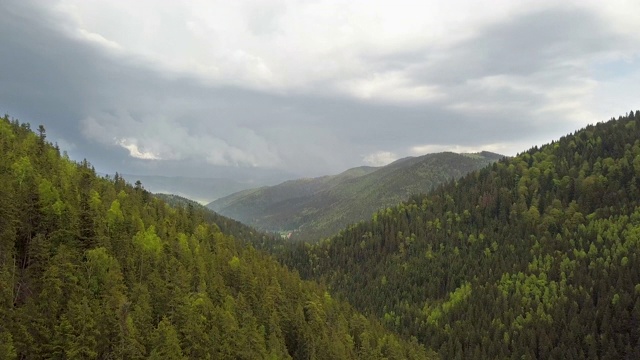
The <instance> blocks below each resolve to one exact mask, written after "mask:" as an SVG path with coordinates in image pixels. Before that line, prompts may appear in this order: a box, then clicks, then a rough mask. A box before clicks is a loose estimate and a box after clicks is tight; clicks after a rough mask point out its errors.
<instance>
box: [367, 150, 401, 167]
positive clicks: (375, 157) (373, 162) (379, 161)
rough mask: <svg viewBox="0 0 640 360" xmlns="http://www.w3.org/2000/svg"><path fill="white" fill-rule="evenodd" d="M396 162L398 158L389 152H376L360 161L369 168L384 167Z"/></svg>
mask: <svg viewBox="0 0 640 360" xmlns="http://www.w3.org/2000/svg"><path fill="white" fill-rule="evenodd" d="M396 160H398V156H397V155H396V154H394V153H392V152H390V151H376V152H374V153H371V154H369V155H367V156H365V157H364V158H363V159H362V161H364V163H365V164H367V165H370V166H384V165H387V164H390V163H392V162H394V161H396Z"/></svg>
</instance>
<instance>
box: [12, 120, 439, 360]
mask: <svg viewBox="0 0 640 360" xmlns="http://www.w3.org/2000/svg"><path fill="white" fill-rule="evenodd" d="M38 133H39V134H38V135H36V134H34V133H33V132H32V131H31V129H30V127H29V125H28V124H19V123H18V122H17V121H10V120H9V119H8V117H6V116H5V118H3V119H0V184H1V186H0V359H143V358H149V359H186V358H189V359H289V358H293V359H348V358H361V359H382V358H385V359H405V358H409V359H425V358H428V357H431V356H432V355H430V354H427V352H426V351H425V350H424V349H423V348H422V347H421V346H419V345H418V344H417V343H416V342H415V340H414V341H411V342H407V341H404V340H401V339H399V338H398V337H396V336H394V335H392V334H391V333H389V332H388V331H387V330H385V329H384V328H383V327H382V326H381V325H380V324H379V323H377V322H375V321H370V320H368V319H367V318H365V317H364V316H362V315H360V314H358V313H357V312H355V311H354V310H352V308H351V307H350V306H349V305H348V304H346V303H344V302H341V301H338V300H335V299H334V298H332V296H331V295H330V294H329V293H328V292H327V291H326V290H325V289H324V288H322V287H320V286H318V285H316V284H314V283H311V282H304V281H301V280H300V278H299V277H298V275H296V274H295V273H292V272H289V271H288V270H286V269H285V268H284V267H282V266H280V265H278V264H277V263H276V262H274V261H273V260H272V259H271V258H270V257H268V256H267V255H264V254H262V253H259V252H257V251H256V250H254V249H253V248H251V247H245V246H241V244H240V243H239V242H238V241H236V240H234V238H233V237H232V236H228V235H225V234H223V233H222V232H221V231H220V228H221V227H219V226H218V225H216V224H215V223H213V222H211V221H210V220H211V219H210V218H209V215H208V212H207V211H205V210H203V209H199V208H197V207H189V206H177V207H170V206H169V205H167V204H166V203H165V202H163V201H162V200H160V199H157V198H155V197H153V196H152V195H151V194H150V193H148V192H147V191H145V190H144V188H143V187H142V186H140V184H138V185H137V186H135V187H133V186H130V185H128V184H127V183H126V182H125V181H124V180H123V179H122V178H121V177H119V176H115V177H114V178H100V177H97V176H96V175H95V171H94V169H93V168H92V167H91V165H90V164H89V163H88V162H87V161H83V162H82V163H74V162H72V161H70V160H69V159H68V158H65V157H62V156H60V153H59V150H58V149H57V148H55V147H54V146H52V145H51V144H49V143H47V142H46V139H45V136H46V134H45V131H44V128H42V127H40V128H39V129H38ZM225 231H228V232H230V233H236V230H234V229H232V228H228V229H227V230H225Z"/></svg>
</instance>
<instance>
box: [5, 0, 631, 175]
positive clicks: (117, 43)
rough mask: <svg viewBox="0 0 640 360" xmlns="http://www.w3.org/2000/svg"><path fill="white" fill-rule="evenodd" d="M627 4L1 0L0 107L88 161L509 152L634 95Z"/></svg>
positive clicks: (249, 162)
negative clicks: (38, 126)
mask: <svg viewBox="0 0 640 360" xmlns="http://www.w3.org/2000/svg"><path fill="white" fill-rule="evenodd" d="M638 11H640V5H638V4H636V3H635V2H631V1H611V2H607V5H603V3H601V2H596V1H594V2H589V1H575V2H562V3H561V4H558V3H557V2H555V1H519V2H513V1H506V0H504V1H502V0H501V1H490V2H478V1H470V0H469V1H462V0H461V1H452V2H447V3H446V4H444V3H442V2H436V1H433V2H431V1H427V2H419V3H418V4H416V3H414V2H410V1H394V2H383V1H380V2H369V1H367V2H358V1H356V2H348V3H345V2H343V1H304V2H301V1H288V0H282V1H270V2H264V1H257V0H256V1H234V2H210V1H188V2H187V1H183V2H175V1H168V0H166V1H151V0H146V1H135V2H132V1H129V2H125V1H106V0H104V1H91V2H87V1H80V0H60V1H18V0H9V1H5V2H3V3H2V4H0V46H1V48H2V49H3V55H2V56H0V68H1V69H2V72H1V73H0V110H2V111H5V112H8V113H10V114H11V115H13V116H16V117H18V118H20V119H22V120H24V121H30V122H32V123H34V124H39V123H43V124H44V125H45V126H46V127H47V129H48V131H49V137H50V139H53V140H57V141H58V142H59V143H60V144H61V145H63V147H64V148H66V149H67V150H68V151H69V152H70V153H71V154H72V155H73V156H76V157H78V158H83V157H86V158H89V159H91V160H92V162H93V163H94V164H95V165H96V166H97V167H98V168H99V169H100V170H102V171H105V172H113V171H116V170H118V171H123V172H128V173H157V174H160V173H161V174H165V175H177V174H181V175H191V176H194V175H199V176H220V175H221V174H222V175H223V174H225V173H229V174H231V173H234V172H237V169H239V168H243V169H253V170H255V171H257V170H258V169H263V170H264V169H269V171H280V172H285V171H286V172H288V173H295V174H297V175H305V176H312V175H320V174H326V173H335V172H338V171H341V170H344V169H345V168H347V167H352V166H358V165H362V164H370V165H383V164H385V163H388V162H390V161H393V160H395V159H397V158H399V157H403V156H408V155H420V154H422V153H426V152H432V151H444V150H452V151H460V150H462V151H465V150H490V151H495V152H501V153H505V154H508V155H512V154H515V153H516V152H518V151H521V150H525V149H526V148H528V147H530V146H532V145H535V144H540V143H542V142H547V141H550V140H551V139H554V138H557V137H559V136H561V135H563V134H565V133H567V132H570V131H572V130H574V129H577V128H579V127H581V126H584V125H585V124H587V123H591V122H595V121H600V120H606V119H607V118H608V117H610V116H613V115H618V114H621V113H624V112H627V111H629V110H631V109H636V108H639V107H640V106H638V105H639V104H638V102H637V101H638V100H637V99H638V98H640V88H638V87H637V86H636V84H637V83H638V80H640V66H638V64H639V61H640V60H639V56H640V52H639V51H638V50H637V49H640V35H639V34H640V23H639V22H637V21H636V20H635V18H634V14H637V13H638Z"/></svg>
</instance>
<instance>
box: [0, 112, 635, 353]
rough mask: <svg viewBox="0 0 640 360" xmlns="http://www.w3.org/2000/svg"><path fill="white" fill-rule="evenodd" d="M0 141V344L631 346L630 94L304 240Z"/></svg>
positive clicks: (278, 349)
mask: <svg viewBox="0 0 640 360" xmlns="http://www.w3.org/2000/svg"><path fill="white" fill-rule="evenodd" d="M0 154H1V156H0V184H2V186H0V358H1V359H351V358H354V359H355V358H359V359H432V358H442V359H488V358H497V359H548V358H555V359H625V358H626V359H634V358H640V263H639V262H640V256H639V252H640V111H635V112H634V111H631V112H629V113H628V114H627V115H625V116H621V117H618V118H617V119H611V120H610V121H607V122H601V123H598V124H595V125H589V126H587V127H586V128H584V129H581V130H578V131H576V132H574V133H573V134H569V135H567V136H564V137H562V138H560V139H558V140H557V141H553V142H552V143H550V144H547V145H544V146H541V147H533V148H531V149H529V150H528V151H525V152H523V153H521V154H518V155H517V156H515V157H511V158H504V159H502V160H500V161H498V162H495V163H493V164H491V165H488V166H487V167H485V168H483V169H481V170H479V171H474V172H472V173H469V174H468V175H466V176H464V177H462V178H459V179H456V180H451V181H448V182H446V183H444V184H442V185H440V186H439V187H437V188H436V189H435V190H433V191H431V192H429V193H427V194H421V195H414V196H412V197H411V198H410V199H408V200H407V201H405V202H403V203H400V204H398V205H397V206H392V207H388V208H385V209H381V210H379V211H377V212H376V213H374V214H373V216H372V217H371V219H370V220H368V221H363V222H359V223H356V224H352V225H350V226H348V227H347V228H345V229H343V230H342V231H341V232H340V233H339V234H337V235H336V236H334V237H331V238H328V239H324V240H322V241H317V242H315V243H312V242H289V241H286V240H282V239H279V238H277V237H273V236H271V235H268V234H264V233H262V232H260V231H257V230H254V229H252V228H250V227H247V226H246V225H243V224H241V223H239V222H237V221H234V220H230V219H227V218H225V217H223V216H221V215H218V214H215V213H213V212H212V211H210V210H208V209H206V208H205V207H203V206H200V205H198V204H196V203H193V202H191V201H189V200H188V199H184V198H181V197H178V196H172V195H154V194H151V193H149V192H148V191H146V190H145V189H144V186H143V184H141V183H140V182H137V183H135V184H133V185H131V184H129V183H127V182H126V181H125V180H124V179H123V178H122V177H121V176H120V175H118V174H117V173H116V174H115V175H114V176H113V177H111V176H107V177H99V176H97V175H96V172H95V170H94V168H93V167H92V165H91V164H90V163H89V162H88V161H87V160H84V161H81V162H74V161H71V160H70V159H69V158H68V156H67V155H66V154H65V153H63V154H61V153H60V149H58V147H57V146H56V145H54V144H51V143H49V142H48V141H47V139H46V131H45V128H44V127H43V126H40V127H38V128H37V129H36V130H35V131H34V130H32V129H31V127H30V125H29V124H28V123H20V122H19V121H18V120H15V119H10V118H9V117H8V116H5V117H4V118H2V119H1V120H0Z"/></svg>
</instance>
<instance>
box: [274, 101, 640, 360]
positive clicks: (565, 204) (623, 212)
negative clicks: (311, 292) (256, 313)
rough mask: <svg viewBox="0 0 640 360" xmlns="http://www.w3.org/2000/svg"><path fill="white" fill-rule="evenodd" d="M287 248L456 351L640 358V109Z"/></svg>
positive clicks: (360, 303)
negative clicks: (322, 237) (324, 236)
mask: <svg viewBox="0 0 640 360" xmlns="http://www.w3.org/2000/svg"><path fill="white" fill-rule="evenodd" d="M277 249H279V251H281V253H280V256H281V259H282V261H283V262H284V263H285V264H287V265H288V266H290V267H292V268H295V269H297V270H298V271H299V272H300V273H301V274H302V275H303V276H304V277H307V278H315V279H324V281H326V282H327V283H328V285H329V286H330V288H331V289H332V290H333V291H334V292H335V293H336V294H337V295H339V296H341V297H343V298H345V299H348V300H349V301H350V302H351V303H353V304H355V305H356V306H357V307H358V308H359V309H360V310H361V311H364V312H367V313H372V314H375V315H377V316H379V317H380V318H382V319H383V320H384V322H385V323H386V324H387V326H389V327H390V328H393V329H396V330H398V331H401V332H403V333H405V334H407V335H415V336H417V337H418V339H419V340H420V341H421V342H423V343H424V344H426V345H428V346H431V347H432V348H433V349H435V350H437V351H438V352H439V354H440V355H441V356H442V358H446V359H448V358H463V359H487V358H517V359H520V358H529V359H532V358H539V359H547V358H556V359H561V358H562V359H569V358H573V359H580V358H594V359H595V358H601V359H604V358H607V359H623V358H627V359H635V358H640V328H639V327H638V324H640V112H638V111H637V112H635V113H630V114H629V115H628V116H626V117H621V118H619V119H618V120H612V121H610V122H607V123H600V124H597V125H595V126H588V127H586V128H585V129H583V130H580V131H577V132H576V133H575V134H573V135H568V136H565V137H563V138H561V139H560V140H559V141H557V142H553V143H551V144H549V145H546V146H543V147H542V148H540V149H538V148H537V147H536V148H533V149H531V150H529V151H527V152H525V153H523V154H521V155H519V156H517V157H515V158H511V159H505V160H501V161H500V162H498V163H494V164H493V165H492V166H489V167H487V168H485V169H482V170H480V171H476V172H473V173H471V174H469V175H467V176H466V177H464V178H462V179H461V180H459V181H455V182H449V183H447V184H446V185H443V186H441V187H439V188H438V189H437V190H435V191H433V192H432V193H430V194H429V195H426V196H416V197H413V198H412V199H411V200H410V201H408V202H406V203H404V204H401V205H399V206H397V207H394V208H389V209H386V210H382V211H379V212H378V213H376V214H375V215H374V216H373V218H372V220H370V221H367V222H363V223H360V224H357V225H355V226H352V227H350V228H349V229H346V230H344V231H343V232H341V233H340V234H339V235H338V236H336V237H334V238H332V239H329V240H326V241H323V242H322V243H319V244H316V245H309V244H296V243H294V244H290V245H289V246H288V247H286V246H285V247H283V246H279V247H277Z"/></svg>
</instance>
